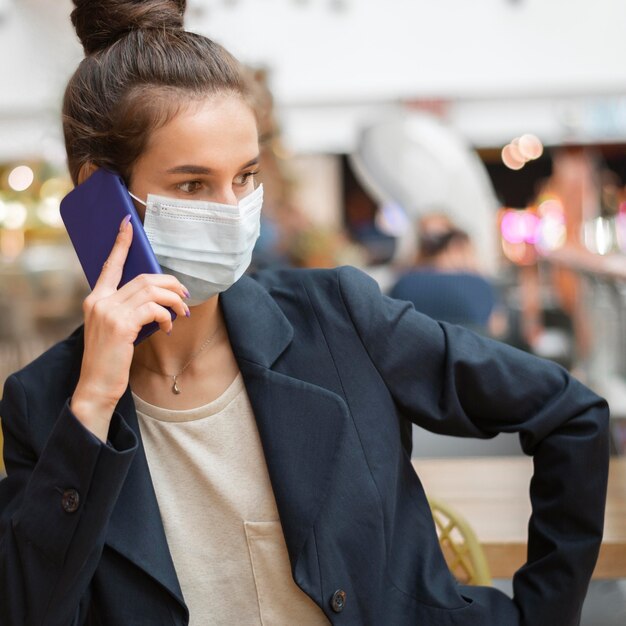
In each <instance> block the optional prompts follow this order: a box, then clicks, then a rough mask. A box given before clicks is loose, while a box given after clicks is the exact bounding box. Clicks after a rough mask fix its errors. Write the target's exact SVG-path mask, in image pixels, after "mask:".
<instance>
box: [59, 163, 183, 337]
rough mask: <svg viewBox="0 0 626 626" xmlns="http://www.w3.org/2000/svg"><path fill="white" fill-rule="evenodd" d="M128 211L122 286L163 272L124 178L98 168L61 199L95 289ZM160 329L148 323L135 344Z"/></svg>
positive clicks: (71, 231) (174, 315)
mask: <svg viewBox="0 0 626 626" xmlns="http://www.w3.org/2000/svg"><path fill="white" fill-rule="evenodd" d="M128 214H130V215H131V219H130V221H131V223H132V225H133V241H132V243H131V246H130V249H129V251H128V257H127V258H126V262H125V264H124V270H123V272H122V278H121V280H120V283H119V285H118V289H119V288H120V287H122V286H123V285H125V284H126V283H127V282H129V281H130V280H132V279H133V278H135V276H138V275H139V274H162V273H163V270H162V269H161V266H160V265H159V262H158V261H157V259H156V256H155V255H154V252H153V250H152V247H151V246H150V242H149V241H148V237H147V236H146V233H145V231H144V229H143V225H142V223H141V219H140V218H139V214H138V213H137V210H136V209H135V205H134V204H133V201H132V199H131V197H130V195H129V194H128V190H127V189H126V185H125V184H124V181H123V179H122V177H121V176H120V175H119V174H115V173H114V172H110V171H109V170H105V169H102V168H101V169H98V170H96V171H95V172H94V173H93V174H92V175H91V176H90V177H89V178H88V179H87V180H86V181H85V182H83V183H81V184H80V185H78V186H77V187H75V188H74V189H73V190H72V191H70V192H69V193H68V194H67V195H66V196H65V198H63V200H62V201H61V218H62V219H63V223H64V224H65V228H66V229H67V232H68V234H69V236H70V240H71V241H72V245H73V246H74V249H75V250H76V254H77V256H78V260H79V261H80V264H81V265H82V268H83V271H84V272H85V276H86V277H87V282H88V283H89V286H90V287H91V288H92V289H93V288H94V286H95V284H96V282H97V280H98V277H99V276H100V272H101V271H102V266H103V265H104V262H105V261H106V260H107V258H108V256H109V254H110V252H111V248H113V244H114V243H115V239H116V237H117V234H118V232H119V228H120V224H121V222H122V220H123V219H124V217H126V216H127V215H128ZM168 310H169V311H170V314H171V316H172V320H174V319H176V313H174V311H172V310H171V309H168ZM158 329H159V325H158V324H157V323H156V322H151V323H150V324H146V325H145V326H144V327H143V328H142V329H141V331H140V332H139V334H138V335H137V339H136V340H135V344H138V343H139V342H140V341H142V340H143V339H146V338H147V337H149V336H150V335H151V334H152V333H154V332H155V331H157V330H158Z"/></svg>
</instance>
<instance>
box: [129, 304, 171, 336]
mask: <svg viewBox="0 0 626 626" xmlns="http://www.w3.org/2000/svg"><path fill="white" fill-rule="evenodd" d="M134 321H135V322H136V323H137V325H138V327H137V332H139V330H140V328H141V327H142V326H144V325H145V324H149V323H150V322H156V323H157V324H158V325H159V326H160V328H161V330H162V331H163V332H165V333H170V332H171V331H172V326H173V323H172V316H171V314H170V312H169V311H168V310H167V309H166V308H165V307H162V306H161V305H160V304H157V303H156V302H146V303H145V304H142V305H141V306H140V307H139V308H138V309H135V311H134Z"/></svg>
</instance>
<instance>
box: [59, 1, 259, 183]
mask: <svg viewBox="0 0 626 626" xmlns="http://www.w3.org/2000/svg"><path fill="white" fill-rule="evenodd" d="M74 4H75V5H76V8H75V9H74V11H73V12H72V14H71V19H72V23H73V24H74V27H75V28H76V33H77V34H78V37H79V38H80V40H81V43H82V45H83V48H84V50H85V54H86V57H85V58H84V59H83V60H82V61H81V63H80V65H79V66H78V69H77V70H76V72H75V73H74V75H73V76H72V78H71V79H70V81H69V83H68V85H67V88H66V90H65V97H64V99H63V133H64V136H65V148H66V151H67V158H68V166H69V170H70V174H71V176H72V179H73V181H74V183H76V182H77V181H78V174H79V171H80V169H81V167H82V166H83V165H85V164H89V163H93V164H94V165H97V166H99V167H104V168H107V169H110V170H113V171H116V172H118V173H119V174H121V175H122V176H123V177H124V178H125V179H126V181H127V182H129V179H130V174H131V169H132V164H133V163H134V162H135V160H136V159H137V158H138V157H139V156H140V155H141V153H142V152H143V150H144V149H145V147H146V143H147V140H148V136H149V134H150V132H151V131H152V130H154V129H155V128H158V127H159V126H162V125H163V124H165V123H166V122H167V121H168V120H169V119H171V118H172V117H173V116H174V115H175V114H176V112H177V111H179V110H180V108H181V107H182V106H183V105H184V104H185V103H186V102H188V101H189V100H190V99H192V100H194V99H198V100H200V99H202V98H206V97H207V96H211V95H218V94H233V95H239V96H242V97H244V98H246V99H247V98H248V96H249V91H248V87H247V83H246V81H245V79H244V74H243V71H242V68H241V66H240V65H239V63H238V62H237V60H236V59H235V58H234V57H233V56H232V55H231V54H229V53H228V52H227V51H226V50H224V48H222V47H221V46H220V45H218V44H216V43H214V42H213V41H211V40H210V39H208V38H206V37H203V36H202V35H197V34H195V33H191V32H187V31H185V30H184V29H183V14H184V11H185V5H186V0H140V1H137V0H74Z"/></svg>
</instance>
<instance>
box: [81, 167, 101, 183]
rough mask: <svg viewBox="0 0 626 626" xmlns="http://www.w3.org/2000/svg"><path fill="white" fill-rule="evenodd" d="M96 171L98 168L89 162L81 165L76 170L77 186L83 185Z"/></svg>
mask: <svg viewBox="0 0 626 626" xmlns="http://www.w3.org/2000/svg"><path fill="white" fill-rule="evenodd" d="M97 169H98V166H97V165H95V164H94V163H92V162H91V161H87V162H85V163H83V164H82V165H81V166H80V169H79V170H78V184H79V185H80V184H81V183H84V182H85V181H86V180H87V179H88V178H89V177H90V176H91V175H92V174H93V173H94V172H95V171H96V170H97Z"/></svg>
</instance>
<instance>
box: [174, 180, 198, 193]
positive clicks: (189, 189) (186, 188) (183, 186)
mask: <svg viewBox="0 0 626 626" xmlns="http://www.w3.org/2000/svg"><path fill="white" fill-rule="evenodd" d="M176 187H177V188H178V189H180V190H181V191H183V192H185V193H194V192H195V191H198V189H200V187H202V183H201V182H200V181H199V180H188V181H185V182H184V183H178V185H176Z"/></svg>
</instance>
